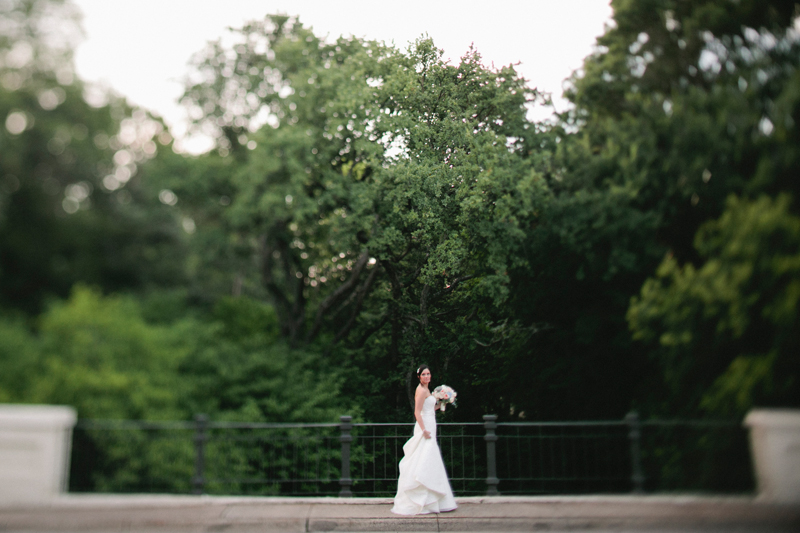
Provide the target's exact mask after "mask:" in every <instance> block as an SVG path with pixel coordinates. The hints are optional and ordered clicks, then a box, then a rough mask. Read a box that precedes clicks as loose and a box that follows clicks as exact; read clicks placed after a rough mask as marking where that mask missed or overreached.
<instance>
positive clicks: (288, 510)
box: [0, 495, 800, 533]
mask: <svg viewBox="0 0 800 533" xmlns="http://www.w3.org/2000/svg"><path fill="white" fill-rule="evenodd" d="M457 501H458V504H459V508H458V509H457V510H456V511H454V512H450V513H444V514H441V515H423V516H415V517H405V516H397V515H393V514H391V512H390V511H389V509H390V508H391V499H388V498H347V499H339V498H265V497H249V498H248V497H215V496H168V495H153V496H149V495H131V496H121V495H67V496H62V497H59V498H54V499H52V500H50V501H48V502H47V503H43V504H40V505H30V504H25V505H16V506H10V505H5V506H0V531H20V532H22V531H38V532H45V531H59V532H65V531H76V532H77V531H80V532H82V533H88V532H92V531H98V532H100V531H102V532H104V533H105V532H111V531H140V532H145V531H147V532H153V533H154V532H159V531H160V532H169V531H174V532H176V533H177V532H179V531H181V532H184V531H185V532H187V533H189V532H195V531H223V530H224V531H226V532H231V533H233V532H236V533H239V532H246V531H261V532H284V531H292V532H309V531H315V532H322V531H350V532H356V531H358V532H370V531H437V532H439V531H447V532H451V533H454V532H459V531H461V532H467V531H473V532H474V531H495V532H506V531H509V532H511V531H541V530H550V531H571V530H584V531H753V532H756V531H770V532H772V531H775V532H778V531H799V530H800V506H798V505H786V504H776V503H769V502H761V501H759V500H757V499H753V498H747V497H714V496H711V497H708V496H693V495H684V496H578V497H508V496H498V497H476V498H457Z"/></svg>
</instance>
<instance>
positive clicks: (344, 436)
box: [339, 416, 353, 498]
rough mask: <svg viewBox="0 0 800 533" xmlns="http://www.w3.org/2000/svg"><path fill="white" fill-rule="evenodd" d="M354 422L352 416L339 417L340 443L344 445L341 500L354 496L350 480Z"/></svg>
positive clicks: (340, 481)
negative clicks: (351, 432)
mask: <svg viewBox="0 0 800 533" xmlns="http://www.w3.org/2000/svg"><path fill="white" fill-rule="evenodd" d="M352 422H353V417H352V416H340V417H339V429H340V430H341V435H340V436H339V441H340V442H341V443H342V473H341V476H340V477H339V485H341V486H342V490H340V491H339V497H340V498H347V497H349V496H352V495H353V493H352V491H351V490H350V487H351V486H352V485H353V480H352V479H351V478H350V443H351V442H352V441H353V436H352V435H351V434H350V430H351V429H353V423H352Z"/></svg>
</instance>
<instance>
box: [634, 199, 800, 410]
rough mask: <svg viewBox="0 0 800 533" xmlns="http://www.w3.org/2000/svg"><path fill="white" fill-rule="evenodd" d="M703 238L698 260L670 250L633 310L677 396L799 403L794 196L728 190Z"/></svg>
mask: <svg viewBox="0 0 800 533" xmlns="http://www.w3.org/2000/svg"><path fill="white" fill-rule="evenodd" d="M695 247H696V249H697V251H698V254H699V255H700V257H701V258H702V263H701V264H700V265H699V266H698V267H695V266H694V265H692V264H685V265H680V264H679V263H678V262H677V260H676V259H675V258H673V257H669V258H667V259H665V260H664V262H663V263H662V264H661V266H660V267H659V269H658V271H657V276H656V277H655V278H653V279H650V280H648V281H647V282H646V283H645V284H644V285H643V287H642V290H641V295H640V296H639V297H637V298H634V299H633V301H632V303H631V308H630V310H629V313H628V319H629V321H630V324H631V330H632V331H633V334H634V338H635V339H637V340H640V341H642V342H643V343H644V344H645V345H646V346H648V348H649V351H650V353H652V354H653V356H654V357H657V358H658V359H659V363H660V365H662V367H663V369H664V373H665V376H666V379H667V381H668V382H669V383H670V385H671V386H672V390H673V393H674V399H673V401H674V402H675V404H676V405H679V406H683V408H684V409H689V410H692V409H693V408H696V407H700V408H701V409H703V410H704V411H707V412H711V413H714V414H723V415H742V414H743V413H745V412H746V411H747V410H748V409H750V408H751V407H753V406H788V405H797V398H798V397H800V394H798V392H800V391H798V382H797V376H798V370H800V369H798V364H797V356H796V354H797V349H798V345H797V335H796V331H797V327H798V320H800V317H799V316H798V312H797V308H798V305H797V304H798V298H800V254H798V250H800V218H798V217H797V216H794V215H792V214H790V212H789V198H788V196H786V195H782V196H779V197H778V198H777V199H776V200H771V199H769V198H767V197H761V198H759V199H758V200H754V201H747V200H740V199H737V198H735V197H732V198H730V199H729V200H728V207H727V209H726V210H725V212H724V213H723V215H722V216H721V217H720V218H719V219H718V220H715V221H710V222H708V223H707V224H705V225H704V226H703V227H702V228H701V230H700V231H699V232H698V235H697V238H696V240H695Z"/></svg>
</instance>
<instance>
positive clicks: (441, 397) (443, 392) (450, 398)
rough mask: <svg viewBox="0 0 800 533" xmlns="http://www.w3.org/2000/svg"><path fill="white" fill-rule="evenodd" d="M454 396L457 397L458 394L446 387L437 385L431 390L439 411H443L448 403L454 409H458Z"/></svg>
mask: <svg viewBox="0 0 800 533" xmlns="http://www.w3.org/2000/svg"><path fill="white" fill-rule="evenodd" d="M456 396H458V393H456V391H454V390H453V389H452V388H451V387H448V386H447V385H439V386H438V387H436V388H435V389H433V397H434V398H436V406H437V407H438V408H439V410H440V411H444V408H445V407H446V406H447V404H449V403H451V404H453V406H454V407H458V406H457V405H456Z"/></svg>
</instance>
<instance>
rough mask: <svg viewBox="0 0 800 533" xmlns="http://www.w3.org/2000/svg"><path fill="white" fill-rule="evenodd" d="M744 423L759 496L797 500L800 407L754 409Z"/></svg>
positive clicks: (775, 500)
mask: <svg viewBox="0 0 800 533" xmlns="http://www.w3.org/2000/svg"><path fill="white" fill-rule="evenodd" d="M744 425H745V426H746V427H748V428H749V429H750V449H751V451H752V454H753V467H754V469H755V474H756V485H757V487H758V496H759V498H762V499H764V500H768V501H774V502H785V503H800V410H797V409H754V410H752V411H750V413H748V415H747V417H746V418H745V419H744Z"/></svg>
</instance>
